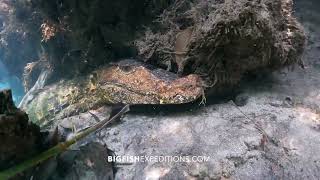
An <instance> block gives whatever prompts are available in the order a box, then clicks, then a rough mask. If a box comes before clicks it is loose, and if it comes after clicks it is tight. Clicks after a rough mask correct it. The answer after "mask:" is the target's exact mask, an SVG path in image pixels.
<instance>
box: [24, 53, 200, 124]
mask: <svg viewBox="0 0 320 180" xmlns="http://www.w3.org/2000/svg"><path fill="white" fill-rule="evenodd" d="M203 93H204V89H203V82H202V80H201V78H200V77H199V76H197V75H195V74H190V75H188V76H185V77H178V76H177V75H176V74H174V73H171V72H168V71H165V70H163V69H158V68H154V67H152V66H149V65H145V64H143V63H141V62H138V61H136V60H130V59H129V60H123V61H120V62H118V63H114V64H111V65H109V66H106V67H103V68H100V69H98V70H97V71H95V72H93V73H91V74H90V75H88V76H83V77H76V78H74V79H71V80H62V81H60V82H58V83H55V84H52V85H48V86H46V87H45V88H44V89H42V90H40V92H39V93H38V94H37V95H36V96H35V97H34V99H33V100H32V101H30V103H29V104H28V105H27V106H26V107H24V108H25V109H26V111H27V112H28V114H29V116H30V117H31V119H32V120H33V121H35V122H38V123H39V124H47V123H48V122H49V121H48V120H50V119H52V118H55V119H61V118H65V117H68V116H71V115H74V114H76V113H79V112H84V111H87V110H90V109H94V108H98V107H100V106H102V105H105V104H118V103H123V104H131V105H133V104H184V103H189V102H192V101H195V100H197V99H198V98H199V97H201V96H202V95H203Z"/></svg>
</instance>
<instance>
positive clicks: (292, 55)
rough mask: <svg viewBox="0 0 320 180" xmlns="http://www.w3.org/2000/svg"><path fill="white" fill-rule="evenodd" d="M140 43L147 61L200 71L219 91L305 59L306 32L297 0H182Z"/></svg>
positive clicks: (178, 69)
mask: <svg viewBox="0 0 320 180" xmlns="http://www.w3.org/2000/svg"><path fill="white" fill-rule="evenodd" d="M135 44H136V46H137V48H138V52H139V55H140V57H141V58H142V59H143V60H144V61H146V62H150V63H156V64H158V65H160V66H162V67H164V68H167V69H168V70H170V71H173V72H177V73H179V74H189V73H197V74H200V75H202V76H203V77H204V79H206V80H207V83H208V85H209V86H210V87H213V88H210V89H213V90H216V89H219V88H220V87H230V86H232V85H235V84H237V83H239V81H240V80H241V78H242V77H243V75H245V74H246V73H250V72H255V73H259V70H263V69H267V70H268V71H273V70H277V69H279V68H282V67H284V66H288V65H292V64H295V63H297V62H300V58H301V54H302V52H303V49H304V44H305V35H304V32H303V29H302V27H301V26H300V24H299V23H298V22H297V20H296V19H295V18H294V17H293V15H292V1H291V0H289V1H288V0H253V1H252V0H225V1H220V0H214V1H206V0H196V1H192V2H191V1H188V0H182V1H176V2H175V3H174V4H172V5H171V6H170V7H169V8H168V9H167V10H166V11H165V12H164V13H163V14H162V15H161V16H160V18H159V19H158V21H157V23H155V24H153V26H150V27H149V30H147V31H146V33H145V34H144V35H143V36H141V38H140V39H138V40H136V42H135ZM300 63H301V62H300Z"/></svg>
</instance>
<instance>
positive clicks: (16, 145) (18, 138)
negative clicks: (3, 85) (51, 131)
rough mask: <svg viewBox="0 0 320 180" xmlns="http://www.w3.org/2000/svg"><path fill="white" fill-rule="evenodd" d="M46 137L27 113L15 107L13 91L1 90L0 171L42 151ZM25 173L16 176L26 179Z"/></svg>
mask: <svg viewBox="0 0 320 180" xmlns="http://www.w3.org/2000/svg"><path fill="white" fill-rule="evenodd" d="M44 138H45V134H43V133H41V132H40V128H39V127H38V126H36V125H35V124H33V123H30V121H29V119H28V116H27V114H26V113H25V112H23V111H21V110H19V109H17V108H16V107H15V105H14V103H13V100H12V94H11V91H9V90H5V91H0V142H1V145H0V171H1V170H5V169H7V168H10V167H12V166H14V165H16V164H17V163H20V162H22V161H24V160H26V159H29V158H30V157H32V156H34V155H36V154H38V153H40V152H41V151H42V150H43V149H44V145H43V142H44ZM28 173H30V172H26V174H24V175H27V174H28ZM24 175H21V176H19V177H16V178H17V179H19V178H21V179H24V178H26V177H25V176H24Z"/></svg>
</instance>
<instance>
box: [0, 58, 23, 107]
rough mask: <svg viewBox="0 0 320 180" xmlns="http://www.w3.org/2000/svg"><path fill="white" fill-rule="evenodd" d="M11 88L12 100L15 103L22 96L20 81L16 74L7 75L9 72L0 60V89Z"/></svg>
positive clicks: (17, 102) (18, 101)
mask: <svg viewBox="0 0 320 180" xmlns="http://www.w3.org/2000/svg"><path fill="white" fill-rule="evenodd" d="M3 89H11V90H12V96H13V100H14V102H15V104H16V105H18V104H19V103H20V101H21V100H22V98H23V96H24V89H23V86H22V82H21V80H20V79H19V78H17V77H16V76H12V75H9V72H8V71H7V69H6V68H5V66H4V65H3V63H2V62H1V61H0V90H3Z"/></svg>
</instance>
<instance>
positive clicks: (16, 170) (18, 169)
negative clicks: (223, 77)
mask: <svg viewBox="0 0 320 180" xmlns="http://www.w3.org/2000/svg"><path fill="white" fill-rule="evenodd" d="M129 110H130V108H129V105H126V106H124V108H122V109H121V110H120V111H119V112H118V113H117V114H116V115H115V116H113V117H112V118H110V119H109V118H106V119H104V120H102V121H100V122H99V123H97V124H96V125H94V126H92V127H90V128H88V129H86V130H84V131H82V132H79V133H78V134H76V135H75V136H74V137H73V138H72V139H70V140H67V141H65V142H61V143H59V144H57V145H56V146H54V147H52V148H50V149H49V150H47V151H45V152H43V153H41V154H40V155H38V156H36V157H34V158H31V159H29V160H26V161H24V162H22V163H21V164H18V165H17V166H14V167H12V168H9V169H7V170H4V171H2V172H0V179H1V180H6V179H10V178H12V177H14V176H16V175H17V174H20V173H22V172H23V171H25V170H27V169H29V168H31V167H34V166H36V165H38V164H39V163H41V162H43V161H45V160H47V159H49V158H51V157H53V156H56V155H58V154H60V153H62V152H64V151H66V150H67V149H68V148H69V147H70V146H71V145H73V144H75V143H76V142H78V141H79V140H81V139H83V138H85V137H86V136H88V135H89V134H91V133H94V132H96V131H98V130H100V129H102V128H104V127H105V126H106V125H108V124H110V123H111V122H112V121H114V120H116V119H117V118H118V117H120V116H121V115H123V114H125V113H126V112H128V111H129Z"/></svg>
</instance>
